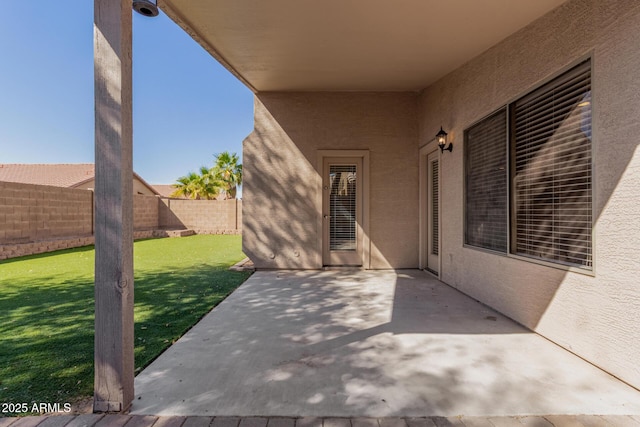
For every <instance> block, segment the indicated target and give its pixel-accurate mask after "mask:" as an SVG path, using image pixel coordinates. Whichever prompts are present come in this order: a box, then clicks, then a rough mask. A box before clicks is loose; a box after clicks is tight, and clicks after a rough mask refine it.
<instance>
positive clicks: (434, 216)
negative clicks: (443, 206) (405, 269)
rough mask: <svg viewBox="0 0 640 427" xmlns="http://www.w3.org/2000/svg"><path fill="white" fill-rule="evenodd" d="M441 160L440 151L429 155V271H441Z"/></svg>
mask: <svg viewBox="0 0 640 427" xmlns="http://www.w3.org/2000/svg"><path fill="white" fill-rule="evenodd" d="M439 181H440V159H439V153H438V151H437V150H436V151H433V152H432V153H430V154H429V155H427V209H426V214H427V221H426V223H427V233H426V239H427V242H426V245H425V247H426V249H427V265H426V268H427V270H429V271H431V272H432V273H434V274H438V272H439V270H440V182H439Z"/></svg>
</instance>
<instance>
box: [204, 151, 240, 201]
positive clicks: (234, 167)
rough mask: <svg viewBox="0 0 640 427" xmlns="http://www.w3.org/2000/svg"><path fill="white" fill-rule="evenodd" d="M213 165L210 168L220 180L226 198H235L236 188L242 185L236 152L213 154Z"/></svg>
mask: <svg viewBox="0 0 640 427" xmlns="http://www.w3.org/2000/svg"><path fill="white" fill-rule="evenodd" d="M214 158H215V165H214V166H213V168H212V169H211V170H212V171H213V173H214V174H215V175H216V176H217V178H218V179H219V180H220V181H221V182H222V189H223V190H224V192H225V194H226V198H227V199H235V198H236V193H237V188H238V186H239V185H242V164H239V163H238V161H239V160H240V159H239V158H238V154H236V153H233V154H230V153H229V152H228V151H224V152H222V153H220V154H215V155H214Z"/></svg>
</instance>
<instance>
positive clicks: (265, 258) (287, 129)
mask: <svg viewBox="0 0 640 427" xmlns="http://www.w3.org/2000/svg"><path fill="white" fill-rule="evenodd" d="M416 112H417V95H416V94H411V93H263V94H259V95H257V96H256V99H255V128H254V131H253V132H252V134H251V135H249V136H248V137H247V139H246V140H245V141H244V146H243V150H244V151H243V161H244V164H245V166H246V167H245V170H244V174H245V175H244V186H243V217H244V223H243V227H244V228H243V248H244V252H245V253H246V254H247V255H248V256H249V257H250V258H251V259H252V260H253V261H254V262H255V264H256V266H257V267H258V268H320V267H322V257H321V253H320V252H321V251H320V250H319V245H318V242H319V239H320V236H319V234H318V226H317V225H318V222H319V218H320V211H321V204H320V203H319V200H321V199H320V194H321V178H320V174H319V171H318V170H317V169H318V150H369V155H370V171H371V172H370V177H369V178H370V196H371V197H370V202H369V211H370V233H369V234H370V235H369V238H370V241H371V268H391V267H394V268H406V267H416V266H417V264H418V238H417V230H418V147H417V145H416V141H417V138H418V126H417V121H416ZM365 262H366V261H365Z"/></svg>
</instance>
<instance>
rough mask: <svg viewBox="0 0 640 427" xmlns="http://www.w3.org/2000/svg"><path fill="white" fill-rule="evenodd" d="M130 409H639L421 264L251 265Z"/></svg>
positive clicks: (374, 413)
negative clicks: (343, 267) (266, 268)
mask: <svg viewBox="0 0 640 427" xmlns="http://www.w3.org/2000/svg"><path fill="white" fill-rule="evenodd" d="M135 389H136V398H135V400H134V403H133V406H132V410H131V414H137V415H145V414H150V415H156V416H158V415H162V416H168V415H183V416H189V415H207V416H253V415H259V416H289V417H298V416H322V417H327V416H334V417H424V416H447V417H448V416H458V415H464V416H495V415H501V416H512V415H553V414H610V415H616V414H627V415H628V414H640V392H639V391H638V390H635V389H633V388H631V387H629V386H628V385H626V384H624V383H622V382H620V381H618V380H616V379H615V378H613V377H611V376H610V375H608V374H606V373H605V372H603V371H601V370H599V369H597V368H596V367H594V366H592V365H591V364H589V363H587V362H585V361H584V360H582V359H580V358H578V357H576V356H574V355H572V354H570V353H569V352H567V351H565V350H563V349H561V348H560V347H558V346H556V345H555V344H553V343H551V342H549V341H547V340H546V339H544V338H542V337H540V336H538V335H536V334H534V333H531V332H530V331H528V330H527V329H525V328H524V327H522V326H520V325H518V324H516V323H514V322H513V321H511V320H509V319H508V318H506V317H504V316H502V315H500V314H499V313H497V312H495V311H493V310H491V309H489V308H487V307H486V306H484V305H482V304H479V303H478V302H476V301H474V300H472V299H470V298H468V297H466V296H465V295H463V294H461V293H459V292H458V291H456V290H454V289H453V288H450V287H448V286H447V285H444V284H442V283H441V282H439V281H437V280H436V279H434V278H432V277H431V276H430V275H428V274H427V273H424V272H421V271H417V270H400V271H396V272H394V271H299V272H289V271H287V272H282V271H278V272H257V273H255V274H254V275H253V276H252V277H251V278H250V279H249V280H248V281H247V282H246V283H245V284H243V285H242V286H241V287H240V288H238V289H237V290H236V291H235V292H234V293H233V294H232V295H231V296H230V297H229V298H227V299H226V300H225V301H224V302H223V303H222V304H220V305H219V306H218V307H217V308H215V309H214V310H213V311H212V312H211V313H209V314H208V315H207V316H206V317H205V318H204V319H203V320H202V321H201V322H200V323H198V324H197V325H196V326H195V327H194V328H193V329H192V330H191V331H189V332H188V333H187V334H186V335H185V336H184V337H183V338H181V339H180V340H179V341H178V342H177V343H176V344H174V345H173V346H172V347H171V348H169V349H168V350H167V351H166V352H165V353H164V354H162V355H161V356H160V357H159V358H158V359H157V360H156V361H154V362H153V363H152V364H151V365H150V366H149V367H147V369H145V370H144V371H143V372H142V373H140V374H139V375H138V377H137V378H136V382H135Z"/></svg>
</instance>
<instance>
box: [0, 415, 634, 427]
mask: <svg viewBox="0 0 640 427" xmlns="http://www.w3.org/2000/svg"><path fill="white" fill-rule="evenodd" d="M111 426H114V427H520V426H529V427H592V426H593V427H640V415H549V416H544V417H542V416H518V417H465V416H460V417H421V418H330V417H326V418H322V417H302V418H288V417H202V416H193V417H179V416H171V417H156V416H150V415H112V414H108V415H101V414H84V415H63V416H50V417H47V416H37V417H24V418H0V427H111Z"/></svg>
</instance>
